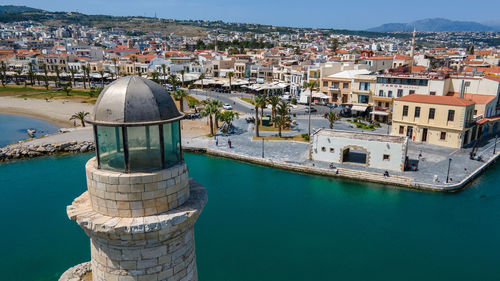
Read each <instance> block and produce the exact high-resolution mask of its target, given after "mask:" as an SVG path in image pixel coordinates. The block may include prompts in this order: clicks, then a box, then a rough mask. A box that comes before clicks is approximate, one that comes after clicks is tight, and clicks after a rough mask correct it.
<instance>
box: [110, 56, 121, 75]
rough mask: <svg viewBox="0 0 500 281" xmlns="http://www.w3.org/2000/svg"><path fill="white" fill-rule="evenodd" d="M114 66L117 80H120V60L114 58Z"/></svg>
mask: <svg viewBox="0 0 500 281" xmlns="http://www.w3.org/2000/svg"><path fill="white" fill-rule="evenodd" d="M111 60H112V61H113V64H114V65H115V74H116V78H117V79H118V76H120V69H118V67H117V65H116V63H117V62H118V58H112V59H111Z"/></svg>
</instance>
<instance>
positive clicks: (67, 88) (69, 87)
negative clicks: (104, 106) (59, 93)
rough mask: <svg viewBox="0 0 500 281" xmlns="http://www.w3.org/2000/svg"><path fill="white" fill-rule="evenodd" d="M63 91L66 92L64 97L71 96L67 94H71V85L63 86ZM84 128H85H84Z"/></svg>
mask: <svg viewBox="0 0 500 281" xmlns="http://www.w3.org/2000/svg"><path fill="white" fill-rule="evenodd" d="M63 91H64V92H66V96H67V97H69V96H71V95H70V94H69V93H70V92H71V83H70V84H64V85H63ZM84 127H85V126H84Z"/></svg>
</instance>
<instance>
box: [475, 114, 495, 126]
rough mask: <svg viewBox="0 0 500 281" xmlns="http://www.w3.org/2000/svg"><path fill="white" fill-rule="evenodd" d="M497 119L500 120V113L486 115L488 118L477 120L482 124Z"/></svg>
mask: <svg viewBox="0 0 500 281" xmlns="http://www.w3.org/2000/svg"><path fill="white" fill-rule="evenodd" d="M497 120H500V115H496V116H491V117H486V118H483V119H481V120H479V121H477V122H476V123H477V124H479V125H481V124H484V123H486V122H493V121H497Z"/></svg>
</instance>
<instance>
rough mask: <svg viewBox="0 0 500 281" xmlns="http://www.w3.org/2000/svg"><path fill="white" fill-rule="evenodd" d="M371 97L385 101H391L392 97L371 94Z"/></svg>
mask: <svg viewBox="0 0 500 281" xmlns="http://www.w3.org/2000/svg"><path fill="white" fill-rule="evenodd" d="M372 99H373V100H374V101H385V102H392V101H393V100H394V98H389V97H381V96H375V95H374V96H372Z"/></svg>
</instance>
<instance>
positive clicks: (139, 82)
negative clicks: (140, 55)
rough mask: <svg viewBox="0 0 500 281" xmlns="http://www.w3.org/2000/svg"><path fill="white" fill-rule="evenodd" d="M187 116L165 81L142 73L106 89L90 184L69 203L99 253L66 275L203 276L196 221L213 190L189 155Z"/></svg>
mask: <svg viewBox="0 0 500 281" xmlns="http://www.w3.org/2000/svg"><path fill="white" fill-rule="evenodd" d="M182 116H183V115H182V114H181V113H179V111H178V110H177V108H176V107H175V104H174V102H173V100H172V98H171V97H170V95H169V94H168V93H167V91H166V90H165V89H164V88H163V87H161V86H160V85H158V84H156V83H154V82H151V81H149V80H147V79H144V78H142V77H138V76H128V77H124V78H121V79H119V80H117V81H115V82H113V83H112V84H111V85H109V86H108V87H106V88H105V89H104V90H103V91H102V93H101V95H100V97H99V99H98V100H97V102H96V104H95V108H94V113H93V115H92V118H91V120H89V122H90V123H91V124H92V125H93V129H94V135H95V143H96V157H94V158H92V159H90V160H89V161H88V162H87V164H86V166H85V169H86V173H87V187H88V191H86V192H84V193H83V194H82V195H81V196H80V197H78V198H76V199H75V200H74V201H73V203H72V204H71V205H70V206H68V208H67V212H68V216H69V217H70V219H71V220H74V221H76V222H77V223H78V224H79V225H80V227H81V228H83V230H84V231H85V233H86V234H87V235H88V236H89V237H90V248H91V256H92V261H91V262H90V264H89V263H86V264H82V265H79V266H76V267H74V268H71V269H69V270H68V271H66V272H65V273H64V274H63V276H62V277H61V279H60V280H83V279H84V278H88V277H89V275H90V274H91V275H92V280H94V281H122V280H155V281H160V280H169V281H170V280H186V281H188V280H197V279H198V276H197V271H196V254H195V244H194V229H193V227H194V224H195V222H196V220H197V219H198V216H199V215H200V213H201V211H202V209H203V207H204V206H205V203H206V201H207V195H206V191H205V189H204V188H203V187H202V186H200V185H199V184H197V183H195V182H194V181H193V180H190V179H189V175H188V168H187V166H186V164H185V163H184V161H183V154H182V148H181V133H180V126H179V122H180V119H181V118H182ZM72 278H74V279H72ZM85 280H87V279H85Z"/></svg>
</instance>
